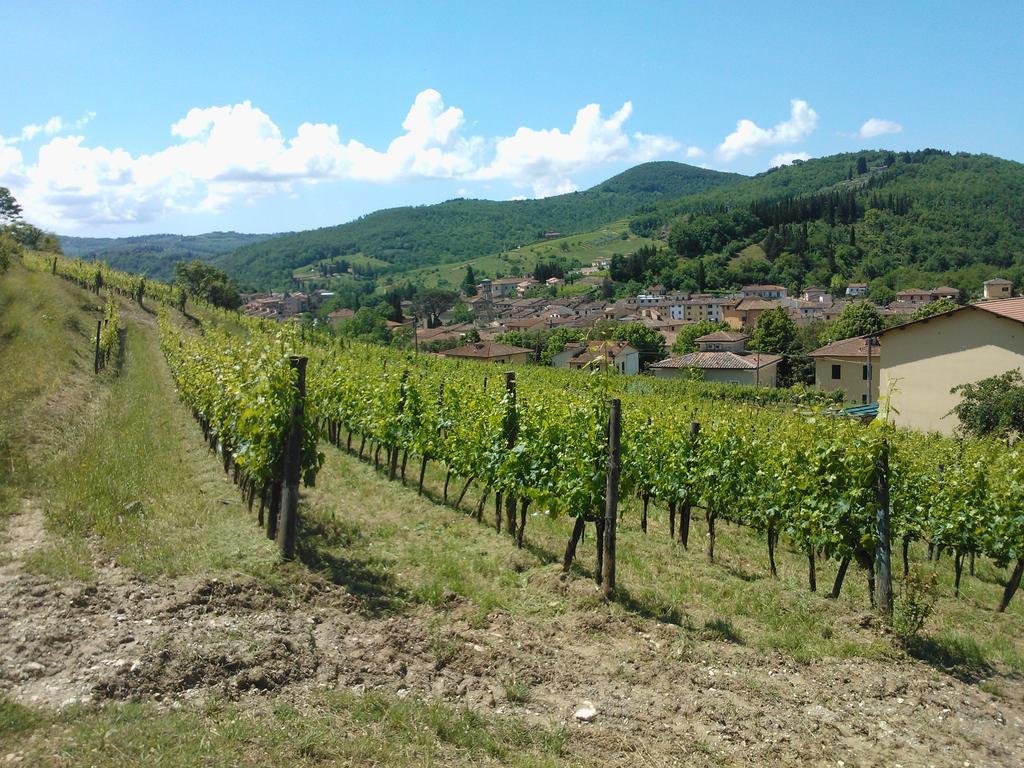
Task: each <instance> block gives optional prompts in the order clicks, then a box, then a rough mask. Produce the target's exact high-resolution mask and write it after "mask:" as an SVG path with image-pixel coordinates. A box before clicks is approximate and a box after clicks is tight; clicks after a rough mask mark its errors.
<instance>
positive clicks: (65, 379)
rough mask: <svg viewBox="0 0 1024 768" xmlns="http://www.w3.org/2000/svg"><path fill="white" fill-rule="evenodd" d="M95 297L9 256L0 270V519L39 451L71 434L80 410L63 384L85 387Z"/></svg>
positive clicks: (12, 507)
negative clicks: (0, 271)
mask: <svg viewBox="0 0 1024 768" xmlns="http://www.w3.org/2000/svg"><path fill="white" fill-rule="evenodd" d="M100 316H101V313H100V311H99V304H98V302H97V301H96V300H95V299H94V298H93V297H90V296H89V295H88V294H86V293H84V292H83V291H79V290H78V289H76V288H74V287H72V286H71V285H70V284H68V283H64V282H63V281H56V280H54V279H53V278H51V277H49V276H46V275H41V274H38V273H34V272H29V271H28V270H26V269H24V268H22V267H21V265H20V264H19V263H18V262H15V263H14V264H13V265H12V267H11V269H10V270H9V271H8V272H7V273H6V274H4V275H0V360H3V361H4V364H3V386H2V387H0V413H2V414H3V418H2V419H0V520H2V519H3V518H4V517H5V516H7V515H10V514H12V513H13V512H15V511H17V508H18V499H17V497H18V495H19V494H20V493H21V492H22V490H23V489H25V488H28V487H31V486H32V485H33V484H34V483H36V482H39V481H40V479H41V477H42V475H43V472H41V467H40V462H39V460H40V457H41V456H42V454H43V453H44V451H45V450H46V449H47V448H50V447H52V446H54V445H59V444H60V443H62V442H65V441H66V440H68V439H69V437H70V433H73V432H74V431H75V430H76V429H77V427H78V423H79V421H80V419H81V417H82V409H81V408H80V407H78V404H77V403H69V402H68V400H67V399H66V398H63V397H62V396H61V395H62V392H65V391H70V390H74V391H78V392H82V391H85V392H90V394H91V389H90V388H88V387H85V386H84V382H88V381H89V378H90V377H91V376H92V347H91V344H90V342H91V340H92V334H93V333H95V329H96V325H95V323H96V320H97V318H99V317H100Z"/></svg>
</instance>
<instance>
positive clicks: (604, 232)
mask: <svg viewBox="0 0 1024 768" xmlns="http://www.w3.org/2000/svg"><path fill="white" fill-rule="evenodd" d="M622 235H625V236H626V238H625V239H623V238H622ZM645 245H653V246H655V247H659V246H663V245H664V243H661V242H660V241H658V240H653V239H651V238H647V237H637V236H636V235H634V234H633V233H632V232H630V231H629V222H628V221H626V220H622V221H616V222H613V223H612V224H608V225H607V226H604V227H600V228H599V229H596V230H593V231H591V232H584V233H582V234H579V235H569V236H566V237H560V238H556V239H553V240H545V241H543V242H539V243H533V244H532V245H524V246H522V247H521V248H515V249H513V250H511V251H503V252H501V253H496V254H490V255H488V256H481V257H479V258H476V259H469V260H467V261H460V262H457V263H453V264H440V265H438V266H434V267H422V268H420V269H415V270H412V271H410V272H404V273H401V274H400V275H396V276H395V277H393V278H392V282H391V283H390V284H399V283H405V282H410V283H412V284H413V285H417V286H424V287H428V288H433V287H440V288H452V289H454V288H457V287H458V286H459V285H461V284H462V279H463V278H464V277H465V276H466V267H468V266H470V265H472V267H473V272H474V273H475V274H476V276H477V277H478V278H481V277H494V276H495V275H497V274H499V273H500V274H502V275H504V276H506V277H508V276H511V275H525V274H528V273H529V272H531V271H532V270H533V268H534V266H535V265H536V264H537V262H538V261H552V260H555V261H561V262H564V263H572V262H573V261H577V262H579V263H580V264H581V265H583V266H590V264H591V263H592V262H593V261H594V260H595V259H610V258H611V257H612V255H613V254H616V253H620V254H627V253H631V252H633V251H635V250H637V249H638V248H641V247H643V246H645ZM563 246H564V247H563ZM387 285H389V283H385V284H384V286H385V287H387Z"/></svg>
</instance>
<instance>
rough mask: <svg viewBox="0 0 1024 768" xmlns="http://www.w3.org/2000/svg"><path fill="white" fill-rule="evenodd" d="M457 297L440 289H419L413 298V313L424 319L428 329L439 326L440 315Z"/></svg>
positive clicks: (452, 292)
mask: <svg viewBox="0 0 1024 768" xmlns="http://www.w3.org/2000/svg"><path fill="white" fill-rule="evenodd" d="M458 297H459V296H458V294H457V293H455V291H446V290H444V289H442V288H421V289H420V290H419V291H418V292H417V293H416V295H415V296H414V297H413V300H412V307H413V311H414V312H416V315H417V316H419V317H422V318H425V319H426V321H427V327H428V328H429V327H436V325H437V324H440V315H441V313H442V312H444V311H445V310H446V309H450V308H451V307H452V306H453V305H454V304H455V300H456V299H457V298H458ZM431 318H433V320H432V319H431Z"/></svg>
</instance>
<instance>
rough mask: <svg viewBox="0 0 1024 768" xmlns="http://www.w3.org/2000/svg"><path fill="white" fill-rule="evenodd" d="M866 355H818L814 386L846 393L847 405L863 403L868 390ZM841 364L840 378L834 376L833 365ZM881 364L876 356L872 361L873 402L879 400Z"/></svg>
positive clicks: (844, 398)
mask: <svg viewBox="0 0 1024 768" xmlns="http://www.w3.org/2000/svg"><path fill="white" fill-rule="evenodd" d="M866 364H867V360H866V358H865V357H816V358H815V359H814V386H815V387H817V388H818V389H820V390H822V391H824V392H833V391H835V390H837V389H839V390H842V391H843V392H844V393H845V394H844V397H843V400H844V401H845V402H846V404H847V405H862V404H863V403H864V396H865V395H866V394H867V393H868V392H867V381H865V379H864V366H865V365H866ZM833 365H838V366H839V378H838V379H833V378H832V366H833ZM881 367H882V366H881V364H880V362H879V359H878V358H877V357H876V358H874V359H873V360H872V361H871V402H873V403H877V402H878V383H879V381H880V380H881V370H880V369H881Z"/></svg>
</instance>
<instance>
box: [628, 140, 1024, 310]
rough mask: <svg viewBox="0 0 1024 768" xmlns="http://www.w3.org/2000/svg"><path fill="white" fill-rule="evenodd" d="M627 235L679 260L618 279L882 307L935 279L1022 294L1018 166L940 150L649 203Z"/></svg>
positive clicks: (815, 166)
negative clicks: (856, 287)
mask: <svg viewBox="0 0 1024 768" xmlns="http://www.w3.org/2000/svg"><path fill="white" fill-rule="evenodd" d="M630 228H631V230H632V231H633V232H634V233H635V234H637V235H640V236H647V237H652V236H653V237H660V238H661V239H663V240H664V241H666V242H667V244H668V245H669V248H670V251H671V252H673V253H674V254H676V255H678V256H680V257H681V258H679V259H668V260H666V259H656V260H653V261H652V265H653V268H652V269H632V270H630V269H629V268H626V266H624V267H623V268H622V269H619V270H613V277H616V278H617V279H618V280H619V281H629V280H635V281H638V282H644V281H658V282H664V283H665V284H666V285H667V286H668V287H670V288H683V289H686V288H690V289H693V288H698V287H700V288H710V289H715V288H731V287H735V286H736V285H739V284H743V283H749V282H761V281H764V282H773V283H781V284H784V285H787V286H790V287H791V288H792V289H796V288H800V287H802V286H806V285H809V284H811V283H818V284H821V285H825V286H828V285H829V284H830V283H832V284H834V285H835V286H839V285H845V284H846V282H848V281H851V280H858V281H864V282H868V283H871V284H872V290H873V292H874V294H875V296H874V297H875V298H878V299H879V300H884V299H887V298H891V293H892V292H893V291H894V290H900V289H902V288H909V287H934V286H935V285H937V284H941V283H945V284H949V285H953V286H954V287H958V288H963V289H965V290H967V291H969V292H970V291H976V290H977V289H978V288H979V287H980V284H981V282H982V281H983V280H985V279H987V278H989V277H992V276H994V275H996V274H1000V275H1002V276H1005V277H1008V278H1010V279H1012V280H1014V282H1015V283H1017V285H1018V286H1019V285H1020V284H1021V282H1022V281H1024V164H1021V163H1017V162H1013V161H1010V160H1003V159H1000V158H997V157H992V156H990V155H970V154H966V153H958V154H950V153H948V152H942V151H939V150H921V151H917V152H903V153H895V152H888V151H870V152H867V151H866V152H859V153H848V154H841V155H832V156H830V157H824V158H819V159H815V160H808V161H806V162H798V163H794V164H793V165H791V166H786V167H784V168H778V169H774V170H772V171H769V172H767V173H763V174H759V175H758V176H754V177H751V178H748V179H744V180H742V181H740V182H738V183H736V184H732V185H730V186H729V187H728V188H723V189H715V190H710V191H707V192H704V193H701V194H697V195H687V196H681V197H679V198H676V199H674V200H666V201H662V202H659V203H656V204H651V205H648V206H645V208H644V209H643V210H641V211H639V212H638V213H637V214H636V215H634V217H633V218H632V220H631V222H630ZM751 246H758V248H751ZM640 266H641V267H642V266H643V265H640Z"/></svg>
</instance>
